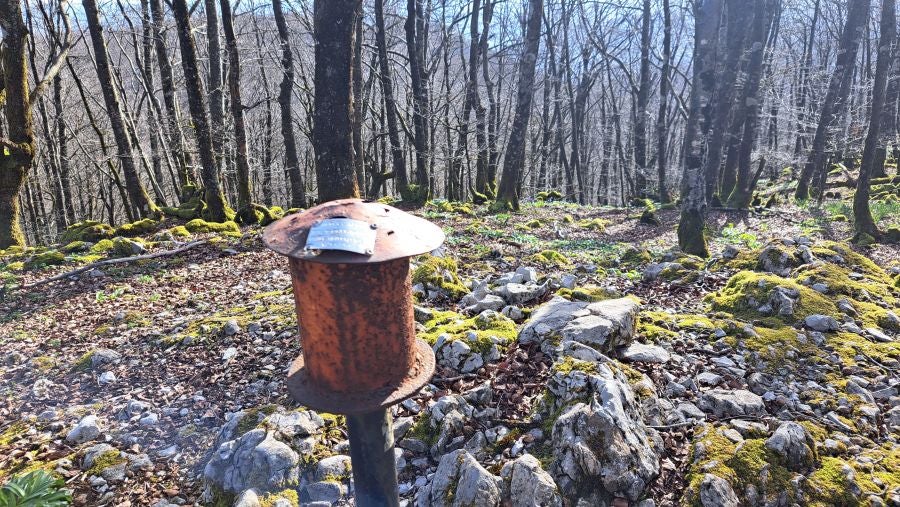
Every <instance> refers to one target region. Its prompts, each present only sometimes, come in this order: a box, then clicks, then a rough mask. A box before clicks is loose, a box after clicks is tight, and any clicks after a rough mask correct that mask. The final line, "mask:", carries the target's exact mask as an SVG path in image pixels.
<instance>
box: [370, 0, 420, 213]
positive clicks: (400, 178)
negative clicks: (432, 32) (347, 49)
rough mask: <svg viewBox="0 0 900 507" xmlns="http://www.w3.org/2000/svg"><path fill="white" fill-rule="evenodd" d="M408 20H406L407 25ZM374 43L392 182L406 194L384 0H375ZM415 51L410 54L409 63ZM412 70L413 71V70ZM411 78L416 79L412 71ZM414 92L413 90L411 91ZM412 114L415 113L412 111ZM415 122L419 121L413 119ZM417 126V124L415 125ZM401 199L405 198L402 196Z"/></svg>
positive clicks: (406, 181)
mask: <svg viewBox="0 0 900 507" xmlns="http://www.w3.org/2000/svg"><path fill="white" fill-rule="evenodd" d="M413 3H415V2H414V1H413ZM409 24H410V22H409V21H407V25H409ZM375 45H376V47H377V48H378V70H379V77H380V78H381V89H382V93H383V94H384V115H385V117H386V120H387V128H388V140H389V141H390V143H391V161H392V164H391V170H392V172H393V173H394V182H395V184H396V185H397V188H398V189H399V191H400V194H401V195H404V194H406V192H407V188H406V187H407V185H408V184H409V179H408V178H407V176H406V160H405V159H404V157H403V148H402V147H401V146H400V130H399V128H398V127H397V103H396V102H395V101H394V83H393V81H392V79H391V62H390V60H388V54H387V41H386V37H385V33H384V0H375ZM414 55H415V53H412V54H411V55H410V63H411V64H412V61H413V60H414V59H415V58H414ZM413 72H414V71H413ZM413 79H417V78H416V76H415V73H413ZM413 93H415V92H413ZM413 114H414V115H415V114H416V113H413ZM414 121H415V122H418V121H420V120H419V119H415V118H414ZM416 127H418V125H416ZM403 200H404V201H405V200H407V199H406V197H405V196H404V198H403Z"/></svg>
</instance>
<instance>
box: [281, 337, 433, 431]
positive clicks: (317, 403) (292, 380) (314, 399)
mask: <svg viewBox="0 0 900 507" xmlns="http://www.w3.org/2000/svg"><path fill="white" fill-rule="evenodd" d="M434 366H435V361H434V351H433V350H432V349H431V346H430V345H428V343H426V342H425V341H423V340H420V339H416V360H415V364H414V365H413V367H412V368H411V369H410V372H409V374H408V375H407V376H406V378H404V379H403V380H401V381H400V382H399V383H397V384H395V385H390V386H385V387H382V388H381V389H378V390H376V391H369V392H360V393H340V392H334V391H330V390H327V389H323V388H321V387H319V386H317V385H315V384H314V383H313V382H311V381H310V379H309V376H308V375H307V368H305V367H304V362H303V355H302V354H301V355H300V357H298V358H297V359H295V360H294V362H293V363H292V364H291V368H290V370H289V371H288V378H287V388H288V392H290V393H291V397H292V398H294V400H295V401H296V402H298V403H300V404H301V405H305V406H307V407H309V408H311V409H313V410H318V411H321V412H329V413H332V414H364V413H367V412H373V411H375V410H380V409H384V408H387V407H390V406H391V405H396V404H398V403H400V402H401V401H403V400H405V399H407V398H409V397H411V396H413V395H414V394H416V392H418V390H419V389H421V388H422V386H424V385H425V384H426V383H428V381H429V380H430V379H431V376H432V375H434Z"/></svg>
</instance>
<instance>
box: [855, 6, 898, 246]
mask: <svg viewBox="0 0 900 507" xmlns="http://www.w3.org/2000/svg"><path fill="white" fill-rule="evenodd" d="M895 9H896V3H895V0H882V2H881V38H880V40H879V41H878V62H877V63H876V64H875V85H874V89H873V90H872V110H871V112H870V116H869V132H868V133H867V134H866V142H865V146H864V147H863V155H862V162H861V163H860V167H859V178H858V179H857V180H856V195H854V196H853V228H854V230H855V231H856V239H857V240H863V239H864V238H865V236H864V235H868V236H871V237H872V238H878V236H879V231H878V226H877V225H876V224H875V220H874V219H873V218H872V211H871V209H870V208H869V190H870V186H871V176H872V172H873V167H874V166H875V159H876V157H877V153H876V152H877V149H878V147H879V146H878V145H879V144H880V143H881V142H882V139H881V123H882V114H883V113H884V102H885V95H886V88H887V78H888V74H889V73H890V70H891V59H892V58H893V55H892V54H891V53H892V50H893V49H894V39H896V36H897V14H896V10H895Z"/></svg>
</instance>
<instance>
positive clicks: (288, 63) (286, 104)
mask: <svg viewBox="0 0 900 507" xmlns="http://www.w3.org/2000/svg"><path fill="white" fill-rule="evenodd" d="M272 11H273V13H274V16H275V25H276V27H277V28H278V40H279V42H280V43H281V70H282V73H283V74H282V78H281V84H280V85H279V86H278V105H279V107H280V108H281V137H282V138H283V140H284V159H285V165H286V166H287V167H286V168H285V169H286V171H287V173H288V177H289V178H290V181H291V206H292V207H295V208H305V207H306V204H307V203H306V182H304V181H303V173H302V172H301V170H300V158H299V157H298V156H297V138H296V137H295V136H294V124H293V123H292V122H291V108H292V107H293V105H292V101H293V88H294V54H293V52H292V51H291V43H290V39H289V38H288V28H287V23H286V22H285V20H284V10H283V9H282V6H281V0H272Z"/></svg>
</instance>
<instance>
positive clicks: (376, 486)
mask: <svg viewBox="0 0 900 507" xmlns="http://www.w3.org/2000/svg"><path fill="white" fill-rule="evenodd" d="M347 428H348V429H349V430H350V460H351V462H352V465H353V487H354V488H355V496H356V505H357V506H358V507H399V505H400V497H399V495H398V493H397V491H398V490H397V461H396V460H395V458H394V430H393V425H392V423H391V413H390V411H389V409H384V410H377V411H375V412H369V413H366V414H360V415H348V416H347Z"/></svg>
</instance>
